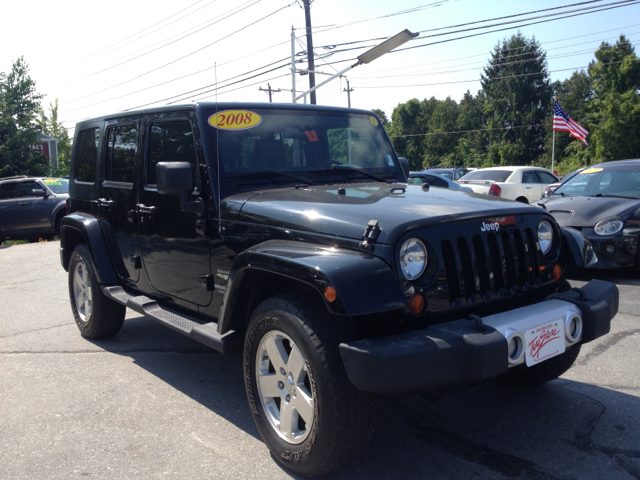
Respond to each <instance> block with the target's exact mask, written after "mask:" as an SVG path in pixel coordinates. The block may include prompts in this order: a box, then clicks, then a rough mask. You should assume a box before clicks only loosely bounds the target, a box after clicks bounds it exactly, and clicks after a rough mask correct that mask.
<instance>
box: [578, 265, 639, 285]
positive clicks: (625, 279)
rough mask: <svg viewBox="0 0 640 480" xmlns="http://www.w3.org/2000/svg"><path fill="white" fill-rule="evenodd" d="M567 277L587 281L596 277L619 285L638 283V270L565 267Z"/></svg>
mask: <svg viewBox="0 0 640 480" xmlns="http://www.w3.org/2000/svg"><path fill="white" fill-rule="evenodd" d="M566 274H567V278H568V279H569V280H570V281H571V280H580V281H584V282H587V281H589V280H593V279H598V280H606V281H608V282H614V283H617V284H620V285H640V271H639V270H638V269H637V268H612V269H589V268H567V270H566Z"/></svg>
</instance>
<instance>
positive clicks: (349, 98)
mask: <svg viewBox="0 0 640 480" xmlns="http://www.w3.org/2000/svg"><path fill="white" fill-rule="evenodd" d="M342 91H343V92H347V99H348V101H349V108H351V92H353V88H349V79H347V88H345V89H344V90H342Z"/></svg>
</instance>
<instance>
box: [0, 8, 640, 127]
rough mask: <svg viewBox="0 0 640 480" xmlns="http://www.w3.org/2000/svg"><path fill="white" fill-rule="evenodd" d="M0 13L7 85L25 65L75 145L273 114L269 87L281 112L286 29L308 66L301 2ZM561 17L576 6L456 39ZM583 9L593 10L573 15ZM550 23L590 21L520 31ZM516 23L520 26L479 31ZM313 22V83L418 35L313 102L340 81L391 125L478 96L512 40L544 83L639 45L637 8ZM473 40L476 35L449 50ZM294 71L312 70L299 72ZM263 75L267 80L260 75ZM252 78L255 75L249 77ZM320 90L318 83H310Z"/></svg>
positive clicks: (388, 14)
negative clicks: (121, 133) (492, 62)
mask: <svg viewBox="0 0 640 480" xmlns="http://www.w3.org/2000/svg"><path fill="white" fill-rule="evenodd" d="M2 3H3V4H2V13H3V17H4V20H5V21H3V28H2V29H1V30H0V44H1V45H2V48H0V72H5V73H8V72H9V71H10V70H11V66H12V64H13V62H14V61H15V60H16V59H17V58H18V57H20V56H23V57H24V59H25V61H26V63H27V64H29V66H30V76H31V78H32V79H33V80H35V82H36V88H37V90H38V92H39V93H41V94H43V95H45V97H44V99H43V106H45V109H48V105H49V103H50V102H53V101H55V99H58V102H59V120H62V121H63V123H64V125H65V126H66V127H69V128H70V133H71V132H72V128H73V126H74V125H75V123H76V122H77V121H79V120H82V119H85V118H91V117H96V116H99V115H104V114H111V113H115V112H119V111H124V110H130V109H135V108H140V107H155V106H161V105H166V104H170V103H172V104H182V103H189V102H192V101H216V100H218V101H221V102H223V101H225V102H229V101H231V102H232V101H251V102H268V101H269V97H268V95H267V93H266V92H264V91H260V90H259V89H260V88H263V89H267V88H268V87H267V86H268V85H270V86H271V88H272V89H275V90H277V89H280V90H281V91H280V92H277V93H273V100H274V102H286V103H289V102H291V101H292V93H291V89H292V78H291V77H292V75H291V70H290V67H291V64H290V60H291V32H292V28H293V29H294V32H295V36H296V39H295V52H296V54H298V53H299V54H301V55H300V56H298V55H297V56H296V58H297V59H301V58H306V57H304V56H302V55H303V54H305V53H306V32H305V14H304V9H303V8H302V0H298V1H293V2H291V1H290V0H183V1H182V2H175V1H166V0H153V1H151V0H110V1H108V2H98V3H94V2H87V1H86V0H82V1H80V0H58V1H56V2H52V1H50V0H47V1H39V0H34V1H30V2H15V1H11V2H9V1H8V0H5V1H3V2H2ZM576 4H581V5H576ZM565 5H574V6H568V7H566V8H564V9H556V10H549V11H546V12H538V13H529V14H526V15H522V16H520V17H514V18H506V19H504V18H503V19H502V20H492V21H488V22H484V23H476V24H474V25H467V26H461V27H455V26H456V25H461V24H467V23H470V22H478V21H483V20H489V19H496V18H498V17H506V16H510V15H517V14H523V13H528V12H534V11H540V10H544V9H552V8H555V7H561V6H565ZM620 5H623V6H622V7H619V6H620ZM589 7H598V9H599V10H600V11H593V10H580V9H585V8H589ZM613 7H619V8H613ZM598 9H595V10H598ZM602 9H607V10H602ZM568 11H572V13H568ZM558 12H567V14H566V15H562V16H565V17H566V16H567V15H576V14H580V13H584V12H592V13H588V14H583V15H577V16H573V17H571V18H561V19H557V20H555V21H550V22H547V23H538V24H535V25H528V26H527V25H523V24H527V23H532V22H534V21H541V20H545V19H550V18H557V17H544V18H537V19H532V17H541V16H543V15H550V14H554V13H558ZM7 19H13V20H12V21H7ZM528 19H531V20H528ZM512 20H521V21H520V22H519V23H512V24H503V25H495V26H493V27H491V28H486V27H487V26H488V25H494V24H500V23H502V22H507V21H512ZM311 23H312V26H313V45H314V47H315V49H314V51H315V54H316V59H315V62H316V71H318V72H323V73H324V74H334V73H336V72H337V71H339V70H342V69H344V68H346V67H348V66H349V65H351V64H353V63H354V59H355V57H357V56H358V55H360V54H362V53H364V52H365V51H366V50H367V49H368V48H371V47H373V46H375V45H377V44H379V43H380V42H382V41H383V40H384V39H385V38H386V37H390V36H392V35H394V34H396V33H398V32H400V31H402V30H404V29H408V30H409V31H411V32H421V33H420V37H419V38H418V39H416V40H412V41H410V42H408V43H407V44H405V45H404V46H403V47H400V48H407V47H418V46H419V48H411V49H407V50H403V51H397V52H392V53H389V54H387V55H384V56H383V57H381V58H379V59H377V60H375V61H374V62H372V63H370V64H367V65H359V66H357V67H355V68H354V69H352V70H350V71H349V72H347V73H346V78H340V79H335V80H333V81H332V82H330V83H329V84H327V85H326V86H324V87H321V88H320V89H319V90H318V91H317V103H318V104H322V105H334V106H344V107H346V106H347V104H348V97H347V93H346V92H345V89H346V88H347V83H346V82H347V80H348V81H349V86H350V88H351V89H353V91H352V92H351V106H352V107H354V108H363V109H373V108H377V109H381V110H383V111H384V112H385V113H386V114H387V116H388V117H389V118H390V117H391V114H392V112H393V109H394V108H395V107H396V106H397V105H398V104H400V103H404V102H406V101H408V100H410V99H412V98H417V99H419V100H422V99H424V98H430V97H432V96H435V97H436V98H438V99H445V98H446V97H448V96H449V97H451V98H453V99H454V100H457V101H460V99H461V98H462V96H463V95H464V93H465V92H466V91H467V90H470V91H471V92H472V93H473V94H475V93H476V92H477V91H478V90H479V89H480V82H479V78H480V73H481V71H482V67H483V66H484V65H486V62H487V59H488V58H489V56H490V52H491V51H492V49H493V48H494V47H495V46H496V44H497V43H498V42H499V41H500V40H502V39H504V38H505V37H508V36H511V35H512V34H514V33H517V32H518V31H520V32H522V34H523V35H525V36H526V37H527V38H531V37H533V36H535V38H536V39H537V40H538V41H539V42H540V44H541V47H542V48H543V49H544V50H546V51H547V55H548V57H547V58H548V69H549V71H550V76H551V79H552V80H563V79H565V78H568V77H569V76H571V74H572V73H573V71H575V70H578V69H581V68H584V67H586V66H587V65H588V64H589V62H590V61H591V60H593V58H594V56H593V52H594V51H595V50H596V49H597V47H598V46H599V45H600V43H601V42H602V41H609V42H614V41H615V40H616V39H617V37H618V36H619V35H620V34H621V33H624V34H626V35H627V38H628V39H630V40H631V41H632V43H633V44H634V45H635V44H637V43H638V41H640V2H639V1H637V0H632V1H625V2H621V1H620V0H598V1H593V0H592V1H589V0H563V1H559V0H537V1H536V2H530V1H523V0H396V1H395V2H383V1H380V0H315V1H313V3H312V4H311ZM477 27H484V28H477ZM470 28H477V29H475V30H468V29H470ZM499 29H500V30H501V31H495V30H499ZM460 30H467V31H464V32H460ZM455 32H458V33H455ZM474 34H480V35H476V36H473V37H471V38H463V39H457V40H454V39H456V38H458V37H461V36H467V35H474ZM434 35H437V36H434ZM435 42H440V43H435ZM429 43H432V44H431V45H427V46H422V45H424V44H429ZM277 67H280V68H278V69H276V68H277ZM297 68H307V66H306V61H305V62H304V63H302V64H297ZM270 69H275V70H274V71H271V72H269V73H265V72H266V71H267V70H270ZM254 75H258V76H256V77H255V78H250V79H249V77H251V76H254ZM326 78H328V75H321V74H318V75H316V83H320V82H321V81H323V80H324V79H326ZM234 82H237V83H234ZM295 82H296V90H298V93H301V92H302V91H304V90H306V89H308V88H309V87H308V85H309V79H308V76H303V75H300V74H297V75H296V80H295ZM216 83H217V84H218V86H219V89H218V90H217V92H216V89H215V86H216ZM569 114H571V112H569Z"/></svg>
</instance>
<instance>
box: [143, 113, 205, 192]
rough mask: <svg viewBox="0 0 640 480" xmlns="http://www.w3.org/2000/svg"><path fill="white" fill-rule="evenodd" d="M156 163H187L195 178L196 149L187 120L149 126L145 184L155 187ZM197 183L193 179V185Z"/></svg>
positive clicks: (155, 123) (189, 123)
mask: <svg viewBox="0 0 640 480" xmlns="http://www.w3.org/2000/svg"><path fill="white" fill-rule="evenodd" d="M158 162H188V163H190V164H191V166H192V167H193V172H194V177H196V176H197V172H198V169H197V161H196V148H195V144H194V141H193V131H192V129H191V122H189V120H171V121H163V122H154V123H151V125H150V126H149V148H148V154H147V165H146V174H145V175H146V178H145V184H146V185H152V186H155V185H156V184H157V183H158V182H157V177H156V165H158ZM197 184H198V182H197V181H196V178H194V185H197Z"/></svg>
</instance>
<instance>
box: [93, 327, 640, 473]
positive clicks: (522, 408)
mask: <svg viewBox="0 0 640 480" xmlns="http://www.w3.org/2000/svg"><path fill="white" fill-rule="evenodd" d="M94 343H95V344H96V345H98V346H100V347H101V348H104V349H105V350H107V351H109V352H112V353H114V354H118V355H124V356H127V357H130V358H131V359H133V361H134V362H135V364H136V365H137V366H139V367H140V368H143V369H145V370H146V371H147V372H149V373H151V374H152V375H154V376H156V377H157V378H159V379H161V380H162V381H163V382H166V383H167V384H168V385H170V386H172V387H173V388H175V389H177V390H178V391H180V392H181V393H183V394H185V395H187V396H188V397H190V398H191V399H193V400H195V401H197V402H198V403H200V404H201V405H203V406H204V407H206V408H207V409H209V410H211V411H212V412H214V413H216V414H217V415H219V416H220V417H222V418H224V419H225V420H227V421H228V422H230V423H232V424H233V425H235V426H236V427H238V428H240V429H242V430H243V431H245V432H246V433H248V434H249V435H251V436H253V437H255V438H257V439H259V438H260V437H259V434H258V431H257V429H256V427H255V425H254V423H253V419H252V417H251V413H250V411H249V408H248V406H247V399H246V394H245V391H244V382H243V374H242V358H241V355H220V354H218V353H216V352H213V351H212V350H210V349H208V348H207V347H204V346H201V345H200V344H198V343H196V342H194V341H192V340H190V339H188V338H186V337H183V336H181V335H179V334H178V333H176V332H173V331H171V330H169V329H166V328H165V327H163V326H160V325H157V324H156V323H155V322H153V321H152V320H149V319H147V318H145V317H133V318H129V319H128V320H127V321H126V322H125V325H124V328H123V329H122V331H121V332H120V333H119V334H118V335H117V336H116V337H114V338H113V339H112V340H104V341H94ZM159 353H160V354H161V355H158V354H159ZM634 425H635V427H634ZM638 426H640V398H638V397H636V396H633V395H628V394H625V393H621V392H618V391H616V390H611V389H607V388H602V387H597V386H593V385H589V384H586V383H580V382H575V381H571V380H566V379H559V380H555V381H553V382H550V383H549V384H546V385H543V386H540V387H536V388H530V389H512V388H508V387H506V386H503V385H500V384H496V383H492V384H486V385H482V386H480V387H477V388H474V389H471V390H467V391H464V392H460V393H458V394H455V395H452V396H450V397H447V398H444V399H442V400H439V401H436V402H431V401H429V400H426V399H424V398H422V397H420V396H401V395H386V396H381V397H380V398H379V399H378V416H377V430H376V432H375V434H374V436H373V438H372V441H371V443H370V444H369V446H368V447H367V449H366V450H365V452H364V454H363V455H362V456H360V457H359V458H358V459H356V460H355V461H354V462H353V463H351V464H350V465H348V466H347V467H346V468H345V469H343V470H342V471H340V472H338V473H337V474H335V475H332V476H330V478H336V479H343V478H344V479H347V478H348V479H352V478H390V477H396V476H401V477H402V478H421V479H422V478H425V476H427V475H428V476H429V478H435V479H438V478H442V479H445V478H446V479H450V478H469V477H474V476H475V477H479V478H487V477H490V478H541V479H542V478H545V479H548V478H581V479H583V478H598V479H601V478H613V477H616V478H624V477H625V475H627V476H628V475H631V476H630V477H628V478H633V476H635V477H636V478H640V462H639V461H638V459H640V428H638ZM594 458H595V459H597V461H595V460H593V459H594ZM274 462H275V460H274ZM616 471H618V472H620V473H621V476H620V475H614V472H616ZM612 475H613V477H612Z"/></svg>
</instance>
